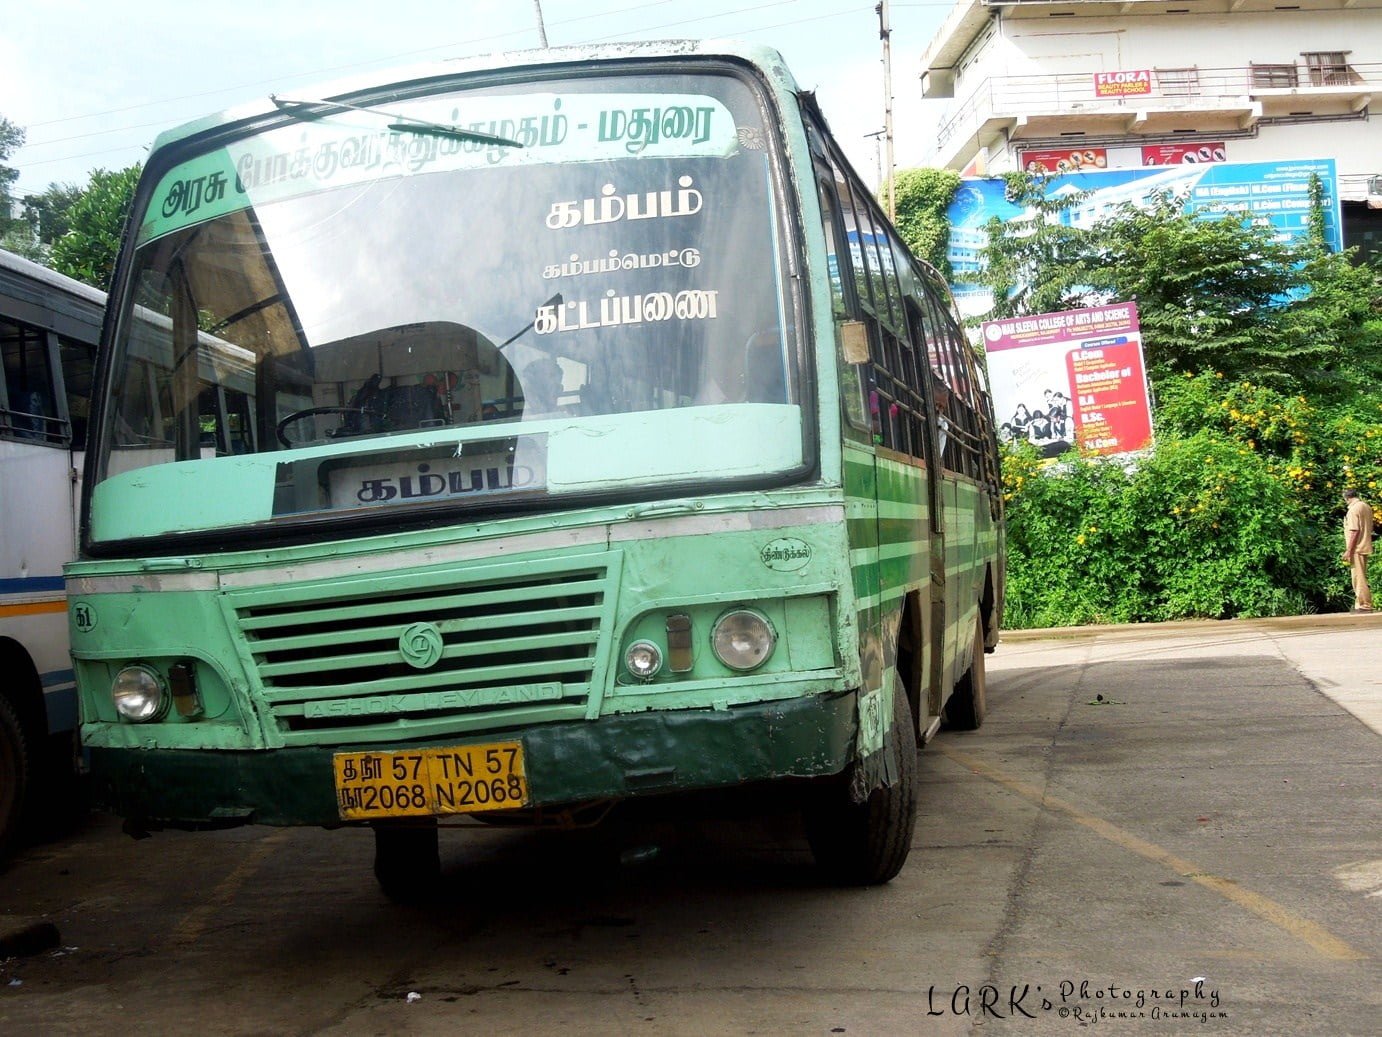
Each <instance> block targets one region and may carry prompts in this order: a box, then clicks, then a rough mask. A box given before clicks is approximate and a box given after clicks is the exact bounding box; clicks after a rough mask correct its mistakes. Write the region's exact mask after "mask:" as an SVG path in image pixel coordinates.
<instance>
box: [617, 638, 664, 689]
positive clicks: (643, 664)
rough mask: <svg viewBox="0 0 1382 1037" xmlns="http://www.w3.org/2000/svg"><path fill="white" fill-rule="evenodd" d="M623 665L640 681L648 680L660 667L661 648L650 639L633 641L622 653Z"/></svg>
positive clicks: (655, 674)
mask: <svg viewBox="0 0 1382 1037" xmlns="http://www.w3.org/2000/svg"><path fill="white" fill-rule="evenodd" d="M624 665H625V666H627V667H628V668H629V672H630V673H631V674H633V675H634V676H635V677H637V678H638V679H639V680H641V681H650V680H652V679H653V678H654V677H656V676H657V672H658V670H660V669H662V649H660V648H658V646H657V645H655V644H653V643H652V642H651V641H635V642H634V643H633V644H631V645H629V650H628V651H627V652H625V653H624Z"/></svg>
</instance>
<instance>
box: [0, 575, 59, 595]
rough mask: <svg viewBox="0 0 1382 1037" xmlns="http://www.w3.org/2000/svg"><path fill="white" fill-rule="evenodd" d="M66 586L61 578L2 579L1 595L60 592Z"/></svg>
mask: <svg viewBox="0 0 1382 1037" xmlns="http://www.w3.org/2000/svg"><path fill="white" fill-rule="evenodd" d="M64 587H65V584H64V583H63V579H62V577H61V576H18V577H7V578H4V579H0V594H25V593H29V594H32V593H34V592H35V591H60V590H63V589H64Z"/></svg>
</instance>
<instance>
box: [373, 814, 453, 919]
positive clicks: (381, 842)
mask: <svg viewBox="0 0 1382 1037" xmlns="http://www.w3.org/2000/svg"><path fill="white" fill-rule="evenodd" d="M374 877H375V879H377V880H378V882H379V888H380V889H381V890H382V891H383V893H384V895H385V896H386V897H388V898H389V899H390V900H392V901H393V902H394V903H396V904H417V903H420V902H422V901H425V900H427V899H428V898H429V897H431V896H432V894H433V893H435V892H436V889H437V885H438V884H439V882H440V880H441V856H440V853H439V852H438V848H437V825H436V823H435V822H433V823H431V824H426V823H424V824H410V825H388V824H378V825H375V826H374Z"/></svg>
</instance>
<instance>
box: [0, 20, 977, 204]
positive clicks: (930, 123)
mask: <svg viewBox="0 0 1382 1037" xmlns="http://www.w3.org/2000/svg"><path fill="white" fill-rule="evenodd" d="M951 4H952V0H921V2H914V3H908V2H891V0H890V3H889V14H890V22H891V27H892V34H891V51H892V54H891V65H892V96H893V139H894V143H893V152H894V158H895V162H896V165H897V168H899V169H906V168H909V167H911V166H917V165H922V164H923V163H924V161H925V160H926V158H927V155H928V153H929V151H930V146H931V138H932V137H933V136H934V129H935V125H936V121H937V116H938V115H939V112H938V110H937V106H938V104H940V103H941V102H935V101H923V100H921V81H920V73H921V65H920V61H921V55H922V53H923V52H924V51H925V49H926V46H927V44H928V43H929V42H930V40H931V37H932V36H933V35H934V33H935V30H936V28H937V27H938V26H939V25H940V23H941V21H942V20H943V19H944V17H945V15H946V13H947V11H948V10H949V8H950V6H951ZM539 5H540V10H541V13H542V22H543V24H544V26H545V28H546V33H547V42H548V44H549V45H550V46H554V47H556V46H564V45H570V44H579V43H596V42H613V41H620V40H656V39H687V38H714V37H719V38H731V39H739V40H745V41H747V42H750V43H756V44H762V45H766V46H770V47H775V48H776V49H777V50H779V51H780V52H781V53H782V55H783V57H784V58H785V59H786V62H787V66H788V68H789V69H791V71H792V73H793V75H794V76H795V78H796V80H797V82H798V84H799V85H800V86H802V87H803V88H805V89H808V90H815V91H816V93H817V97H818V98H819V100H820V103H821V107H822V109H823V110H824V112H825V116H826V119H827V120H828V121H829V123H830V126H831V129H832V130H834V132H835V136H836V137H837V138H838V139H839V140H840V143H841V145H842V146H843V147H844V149H845V152H846V154H847V155H848V156H849V159H850V161H851V162H852V163H853V164H854V166H855V168H856V169H857V170H858V171H859V173H860V175H861V176H863V177H864V179H865V180H867V181H868V183H869V184H870V185H871V186H875V187H876V186H877V183H878V179H879V177H878V172H879V169H880V167H881V165H882V162H883V158H882V154H883V149H882V147H881V145H880V144H879V141H880V140H881V138H874V137H870V136H869V134H874V133H878V132H879V131H881V130H882V129H883V125H884V114H883V113H884V77H883V45H882V42H881V40H880V39H879V17H878V14H877V12H876V10H875V8H876V4H875V3H874V2H869V0H863V2H860V0H854V2H851V0H450V2H446V0H239V2H237V3H233V4H231V3H223V4H216V3H205V2H189V0H178V2H168V0H125V2H123V3H112V2H111V0H41V2H36V3H23V4H12V5H10V8H9V10H8V11H7V13H6V15H5V18H4V22H3V28H2V29H0V116H4V117H5V118H7V119H9V120H10V121H11V122H12V123H15V124H16V125H18V126H20V127H22V128H23V129H24V130H25V132H26V135H27V139H26V143H25V145H24V147H23V148H21V149H19V150H18V151H16V152H15V153H14V154H12V155H11V156H10V160H9V162H8V165H10V166H11V167H12V168H15V169H17V170H18V171H19V182H18V185H17V187H16V190H15V196H16V197H22V196H23V195H25V194H30V193H35V192H39V191H42V190H43V189H44V188H46V187H47V186H48V185H49V184H51V183H65V184H76V185H78V186H84V185H85V184H86V182H87V180H88V178H89V176H90V173H91V171H92V170H93V169H109V170H117V169H123V168H125V167H126V166H129V165H131V164H133V163H135V162H141V161H143V159H144V157H145V155H146V154H147V151H148V147H149V145H150V144H151V143H152V142H153V139H154V138H155V137H156V136H157V135H158V134H159V133H160V132H162V131H163V130H165V129H169V128H171V127H173V126H177V125H179V124H181V123H183V122H186V121H189V120H191V119H195V118H198V117H199V116H202V115H206V114H208V113H211V112H215V111H219V110H221V109H224V108H232V107H235V106H237V105H240V104H243V103H246V102H250V101H255V100H259V99H263V98H265V97H266V96H267V95H268V94H270V93H282V94H286V95H288V96H292V94H294V93H296V94H297V95H299V96H307V95H310V94H311V90H310V87H311V86H313V85H314V84H324V83H328V82H331V81H333V80H336V79H341V78H347V77H354V76H359V75H372V74H374V73H376V72H379V73H381V78H385V79H386V78H388V77H387V76H386V75H382V73H384V72H386V71H387V70H388V69H390V68H398V67H402V66H407V65H412V64H418V63H424V62H429V61H433V60H441V59H444V58H448V57H468V56H472V55H478V54H486V53H490V52H494V51H502V50H514V49H523V48H529V47H537V46H539V44H540V37H539V34H538V13H537V12H538V9H539Z"/></svg>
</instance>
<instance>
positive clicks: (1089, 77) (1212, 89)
mask: <svg viewBox="0 0 1382 1037" xmlns="http://www.w3.org/2000/svg"><path fill="white" fill-rule="evenodd" d="M1374 94H1377V95H1378V102H1379V103H1382V0H1296V2H1292V3H1277V2H1273V0H1116V2H1113V0H1059V2H1056V0H958V2H957V3H956V4H955V7H954V8H953V9H952V10H951V11H950V13H949V15H948V16H947V18H946V21H945V22H944V24H943V25H942V26H941V28H940V29H939V30H938V31H937V33H936V36H935V38H934V39H932V41H931V43H930V46H929V47H928V48H927V51H926V54H925V56H924V57H923V59H922V95H923V97H926V98H952V99H953V100H952V101H951V104H950V105H949V107H948V110H947V112H946V114H945V115H944V116H943V117H942V118H941V120H940V124H939V128H938V133H937V142H936V152H935V154H934V156H933V158H932V160H931V163H930V164H932V165H936V166H940V167H944V168H950V169H956V170H961V171H964V172H965V173H967V174H969V175H988V174H994V173H1000V172H1004V171H1008V170H1013V169H1019V168H1037V167H1045V168H1047V169H1050V170H1052V171H1054V170H1056V169H1057V168H1058V167H1059V168H1062V169H1064V168H1075V169H1083V168H1090V167H1094V168H1099V167H1109V168H1117V167H1121V166H1140V165H1161V164H1168V163H1176V162H1195V161H1208V162H1214V161H1230V162H1260V161H1267V160H1281V159H1294V158H1332V159H1334V161H1335V164H1336V167H1337V170H1338V174H1339V183H1338V189H1339V196H1340V198H1341V199H1342V200H1343V208H1344V227H1343V231H1344V241H1345V243H1346V244H1349V245H1355V244H1356V245H1360V246H1362V248H1363V250H1364V251H1365V252H1382V122H1374V121H1372V119H1371V107H1372V104H1373V95H1374ZM1370 198H1371V200H1372V205H1373V206H1374V208H1373V209H1371V210H1370V209H1369V199H1370Z"/></svg>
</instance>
